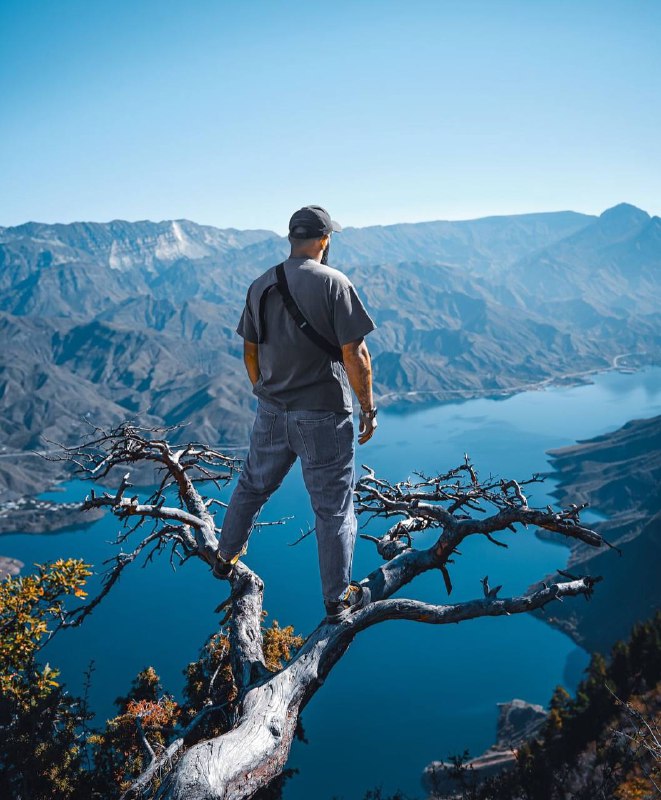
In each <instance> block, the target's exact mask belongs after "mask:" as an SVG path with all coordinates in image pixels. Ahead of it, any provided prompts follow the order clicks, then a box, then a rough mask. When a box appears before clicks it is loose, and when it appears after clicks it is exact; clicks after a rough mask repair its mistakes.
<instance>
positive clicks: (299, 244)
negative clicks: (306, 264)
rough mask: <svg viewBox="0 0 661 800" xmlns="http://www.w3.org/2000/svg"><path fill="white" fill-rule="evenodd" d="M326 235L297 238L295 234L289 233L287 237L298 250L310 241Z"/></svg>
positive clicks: (306, 245)
mask: <svg viewBox="0 0 661 800" xmlns="http://www.w3.org/2000/svg"><path fill="white" fill-rule="evenodd" d="M326 236H328V234H327V233H324V234H322V235H321V236H313V237H312V238H311V239H297V238H296V237H295V236H292V235H291V234H289V236H288V237H287V238H288V239H289V241H290V243H291V246H292V247H293V248H295V249H296V250H298V249H299V248H301V247H308V245H311V244H312V242H318V241H319V240H320V239H325V238H326Z"/></svg>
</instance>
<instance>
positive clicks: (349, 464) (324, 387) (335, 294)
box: [214, 206, 377, 622]
mask: <svg viewBox="0 0 661 800" xmlns="http://www.w3.org/2000/svg"><path fill="white" fill-rule="evenodd" d="M341 230H342V228H341V227H340V225H338V224H337V223H336V222H334V221H333V220H331V218H330V216H329V214H328V212H327V211H326V210H325V209H323V208H321V207H320V206H306V207H305V208H301V209H300V210H299V211H297V212H296V213H295V214H294V215H293V216H292V218H291V220H290V221H289V241H290V243H291V255H290V256H289V258H288V259H287V260H286V261H285V262H284V263H283V264H278V266H277V267H271V268H270V269H268V270H267V271H266V272H265V273H263V274H262V275H260V277H259V278H257V279H256V280H255V281H253V283H252V284H251V285H250V288H249V289H248V294H247V296H246V305H245V308H244V309H243V313H242V315H241V319H240V320H239V324H238V326H237V329H236V330H237V333H238V334H240V335H241V336H242V337H243V339H244V346H243V358H244V362H245V365H246V370H247V371H248V376H249V378H250V381H251V383H252V385H253V394H255V395H256V396H257V398H258V403H257V415H256V417H255V423H254V425H253V429H252V433H251V436H250V449H249V452H248V456H247V458H246V460H245V463H244V467H243V471H242V473H241V475H240V477H239V480H238V483H237V486H236V488H235V490H234V493H233V494H232V497H231V499H230V502H229V505H228V508H227V511H226V513H225V519H224V521H223V526H222V531H221V533H220V538H219V542H218V553H217V559H216V563H215V565H214V574H215V575H216V576H217V577H219V578H228V577H230V576H231V574H232V570H233V567H234V564H236V562H237V561H238V559H239V557H240V556H241V555H242V554H243V553H244V552H245V548H246V544H247V541H248V537H249V536H250V533H251V531H252V529H253V526H254V524H255V520H256V519H257V515H258V514H259V512H260V510H261V508H262V506H263V505H264V503H265V502H266V501H267V500H268V498H269V497H270V496H271V494H272V493H273V492H274V491H275V490H276V489H277V488H278V486H280V484H281V483H282V481H283V479H284V477H285V475H286V474H287V473H288V472H289V470H290V469H291V467H292V465H293V463H294V461H295V460H296V458H297V457H299V458H300V459H301V467H302V471H303V479H304V481H305V486H306V488H307V491H308V494H309V495H310V501H311V504H312V508H313V510H314V514H315V531H316V535H317V548H318V553H319V569H320V572H321V586H322V592H323V597H324V604H325V606H326V614H327V617H326V619H327V621H328V622H339V621H340V620H342V619H344V618H345V617H346V616H347V615H348V614H350V613H351V612H352V611H355V610H356V609H358V608H363V607H364V606H365V605H366V604H367V603H368V602H369V600H370V598H369V590H367V589H364V588H362V587H361V586H360V585H359V584H357V583H354V582H352V581H351V565H352V562H353V550H354V544H355V540H356V530H357V527H358V525H357V520H356V515H355V512H354V507H353V491H354V485H355V466H354V426H353V417H352V411H353V402H352V395H351V389H352V388H353V390H354V392H355V393H356V396H357V397H358V402H359V404H360V428H359V436H358V443H359V444H361V445H363V444H365V442H367V441H368V440H369V439H371V437H372V435H373V434H374V431H375V430H376V426H377V421H376V407H375V406H374V400H373V397H372V368H371V361H370V354H369V351H368V349H367V345H366V344H365V340H364V338H363V337H365V336H366V335H367V334H368V333H370V332H371V331H373V330H374V328H375V327H376V326H375V324H374V321H373V320H372V319H371V318H370V316H369V314H368V313H367V311H366V310H365V308H364V306H363V304H362V302H361V301H360V298H359V297H358V294H357V293H356V290H355V288H354V286H353V284H352V283H351V281H350V280H349V279H348V278H347V276H346V275H344V273H342V272H340V271H339V270H337V269H333V268H332V267H329V266H328V264H327V262H328V252H329V247H330V240H331V234H332V233H333V232H337V231H341Z"/></svg>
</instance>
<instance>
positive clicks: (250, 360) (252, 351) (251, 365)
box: [243, 339, 259, 386]
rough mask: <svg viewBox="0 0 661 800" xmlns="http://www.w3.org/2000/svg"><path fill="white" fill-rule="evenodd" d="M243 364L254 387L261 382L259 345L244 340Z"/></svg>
mask: <svg viewBox="0 0 661 800" xmlns="http://www.w3.org/2000/svg"><path fill="white" fill-rule="evenodd" d="M243 363H244V364H245V365H246V370H247V372H248V377H249V378H250V382H251V383H252V385H253V386H254V385H255V384H256V383H257V381H258V380H259V345H258V344H256V343H255V342H249V341H248V340H247V339H244V340H243Z"/></svg>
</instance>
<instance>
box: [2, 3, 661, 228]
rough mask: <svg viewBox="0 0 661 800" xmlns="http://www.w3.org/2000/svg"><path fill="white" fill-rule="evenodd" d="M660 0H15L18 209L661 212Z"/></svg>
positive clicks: (11, 170) (13, 117)
mask: <svg viewBox="0 0 661 800" xmlns="http://www.w3.org/2000/svg"><path fill="white" fill-rule="evenodd" d="M660 41H661V2H658V0H622V1H621V2H609V1H608V0H598V1H595V2H592V0H581V1H580V2H579V1H578V0H519V1H518V2H507V0H486V1H485V2H477V1H476V0H461V2H460V1H459V0H452V1H451V0H429V2H425V0H399V1H398V2H388V0H347V1H345V0H327V2H310V1H308V2H304V0H296V2H289V0H233V1H232V2H227V1H225V0H213V1H212V0H187V2H174V1H172V0H130V1H127V0H112V1H111V0H41V1H35V0H0V182H1V183H0V186H1V190H0V225H14V224H18V223H21V222H24V221H27V220H40V221H45V222H56V221H57V222H69V221H72V220H98V221H105V220H109V219H114V218H123V219H132V220H135V219H153V220H159V219H172V218H181V217H185V218H188V219H192V220H195V221H196V222H201V223H208V224H212V225H218V226H221V227H230V226H233V227H239V228H248V227H260V228H271V229H273V230H277V231H279V232H281V233H282V232H284V231H285V227H286V221H287V219H288V217H289V214H290V213H291V211H293V210H294V209H295V208H298V207H299V206H301V205H305V204H308V203H321V204H322V205H325V206H327V207H328V208H329V209H330V210H331V212H332V214H333V216H334V217H335V218H336V219H338V220H340V222H342V223H343V224H345V225H356V226H362V225H368V224H375V223H382V224H387V223H392V222H398V221H417V220H426V219H465V218H470V217H479V216H485V215H489V214H508V213H520V212H528V211H546V210H558V209H574V210H577V211H585V212H589V213H598V212H600V211H602V210H603V209H605V208H607V207H609V206H611V205H614V204H616V203H618V202H621V201H627V202H631V203H634V204H635V205H638V206H640V207H642V208H644V209H646V210H647V211H649V212H650V213H653V214H661V46H660V44H659V42H660Z"/></svg>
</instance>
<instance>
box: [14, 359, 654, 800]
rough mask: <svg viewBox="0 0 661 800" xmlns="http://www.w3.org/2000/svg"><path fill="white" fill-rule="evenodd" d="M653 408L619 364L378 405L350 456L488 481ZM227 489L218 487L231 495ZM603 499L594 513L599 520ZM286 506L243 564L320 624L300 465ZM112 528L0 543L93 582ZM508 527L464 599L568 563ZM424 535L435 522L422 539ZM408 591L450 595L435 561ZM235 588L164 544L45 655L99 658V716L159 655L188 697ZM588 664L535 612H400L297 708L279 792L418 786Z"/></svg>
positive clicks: (464, 568) (61, 661)
mask: <svg viewBox="0 0 661 800" xmlns="http://www.w3.org/2000/svg"><path fill="white" fill-rule="evenodd" d="M657 414H661V368H647V369H645V370H641V371H639V372H637V373H634V374H621V373H617V372H609V373H603V374H601V375H597V376H595V377H594V383H592V384H589V385H585V386H576V387H572V388H551V389H546V390H544V391H537V392H524V393H521V394H519V395H516V396H514V397H511V398H508V399H505V400H491V399H477V400H470V401H467V402H463V403H450V404H443V405H438V406H433V407H427V408H424V409H422V410H413V411H410V412H405V413H393V412H390V413H388V412H383V413H381V414H380V415H379V428H378V431H377V434H376V436H375V438H374V439H373V440H372V441H371V442H370V443H368V444H367V445H365V446H364V447H357V456H356V461H357V465H358V467H359V465H360V464H361V463H366V464H368V465H369V466H371V467H373V468H374V469H375V470H376V471H377V473H378V474H379V475H381V476H383V477H386V478H388V479H391V480H401V479H404V478H406V477H407V476H409V475H413V472H414V471H415V470H420V471H422V472H424V473H426V474H430V473H436V472H443V471H446V470H447V469H449V468H451V467H454V466H456V465H458V464H459V463H460V462H461V461H462V459H463V454H464V452H468V454H469V455H470V457H471V459H472V461H473V463H474V464H475V466H476V467H477V469H478V472H479V473H480V475H481V476H482V477H486V476H487V475H489V474H490V473H491V474H493V475H498V476H500V477H506V478H512V477H513V478H516V479H525V478H527V477H529V476H530V475H531V474H532V473H534V472H545V471H547V470H548V468H549V464H548V459H547V456H546V455H545V452H546V451H547V450H549V449H551V448H557V447H561V446H564V445H569V444H573V443H574V442H575V441H576V440H579V439H586V438H590V437H592V436H595V435H598V434H602V433H605V432H607V431H610V430H613V429H615V428H617V427H619V426H621V425H622V424H624V423H625V422H627V421H628V420H630V419H634V418H641V417H651V416H654V415H657ZM358 471H359V474H360V472H361V470H360V468H359V469H358ZM553 485H554V484H553V482H552V481H550V480H547V481H546V482H545V483H543V484H534V485H532V486H531V487H528V488H529V492H528V496H529V501H530V503H531V505H539V506H545V505H546V504H547V503H548V502H552V498H550V496H549V493H550V492H551V491H552V490H553ZM88 489H89V484H81V483H80V482H76V481H73V482H71V483H70V484H69V485H68V486H67V487H66V491H65V492H52V493H48V494H45V495H43V496H42V497H44V498H49V499H54V500H60V501H62V500H65V499H66V500H70V499H78V498H81V497H82V496H84V494H86V493H87V491H88ZM230 491H231V487H228V488H227V489H226V490H225V491H224V492H223V494H222V495H221V497H223V498H224V499H227V498H228V497H229V494H230ZM597 513H598V509H595V512H592V516H590V514H587V515H585V516H584V519H586V520H588V521H589V520H590V519H595V518H596V516H597ZM292 515H293V517H294V519H292V520H290V521H289V522H288V523H287V524H286V525H283V526H274V527H265V528H261V529H257V530H256V531H255V533H254V534H253V537H252V540H251V546H250V551H249V553H248V556H247V558H246V560H247V562H248V563H249V565H250V566H251V567H252V568H254V569H255V570H256V571H257V572H258V573H259V574H260V575H261V576H262V577H263V578H264V580H265V583H266V592H265V603H264V605H265V608H266V609H267V611H268V612H269V618H268V619H270V620H272V619H277V620H278V621H279V622H280V623H281V624H292V625H294V626H295V628H296V630H297V631H298V632H300V633H303V634H305V633H307V632H308V631H309V630H310V629H311V628H312V627H314V626H315V625H316V623H317V622H318V621H319V619H320V617H321V615H322V614H323V606H322V602H321V595H320V588H319V576H318V569H317V560H316V543H315V541H314V539H313V537H308V538H307V539H305V540H304V541H302V542H301V543H300V544H298V545H296V546H295V547H290V546H289V544H290V543H291V542H293V541H294V540H295V539H296V538H298V536H299V534H300V533H301V531H305V530H307V529H308V528H309V527H312V526H313V524H314V517H313V514H312V512H311V509H310V505H309V501H308V498H307V494H306V493H305V489H304V486H303V481H302V478H301V474H300V466H299V465H298V464H296V465H295V466H294V468H293V469H292V471H291V473H290V474H289V475H288V476H287V478H286V479H285V482H284V484H283V486H282V487H281V489H280V490H279V491H278V492H277V493H276V494H275V495H274V496H273V497H272V498H271V500H270V501H269V503H268V504H267V506H266V507H265V509H264V512H263V513H262V517H261V519H262V520H263V521H266V520H276V519H279V518H282V517H285V516H292ZM363 521H364V518H362V519H361V518H359V523H360V524H362V523H363ZM384 527H385V523H384V522H383V521H376V522H374V523H370V525H369V527H368V528H367V529H366V530H367V531H368V532H371V533H378V532H379V531H381V530H383V529H384ZM117 530H118V527H117V523H116V522H115V521H114V520H113V519H112V518H111V517H106V518H104V519H102V520H100V521H99V522H97V523H95V524H93V525H91V526H89V527H88V528H86V529H83V530H76V531H64V532H60V533H54V534H47V535H18V534H17V535H7V536H3V537H2V539H1V541H0V554H2V555H5V556H10V557H14V558H18V559H20V560H21V561H23V562H24V563H25V564H26V565H32V564H33V563H34V562H43V561H46V560H51V559H55V558H60V557H63V558H67V557H81V558H83V559H85V560H86V561H87V562H88V563H91V564H94V565H95V570H96V572H97V576H96V577H95V578H94V579H92V580H91V582H90V583H91V588H90V591H94V588H95V586H97V585H98V581H99V578H98V573H99V572H100V571H101V570H102V568H103V567H102V561H103V560H104V559H106V558H108V557H109V556H110V555H111V554H112V553H113V552H114V549H113V547H112V546H111V545H110V544H109V542H110V541H111V540H112V539H113V538H114V536H115V534H116V532H117ZM501 538H502V537H501ZM506 540H507V541H508V543H509V544H510V548H509V549H508V550H504V549H501V548H496V547H494V546H493V545H491V544H489V543H488V542H487V541H486V540H484V541H479V540H476V541H470V540H468V541H466V542H465V543H464V545H463V546H462V548H461V549H462V556H461V557H460V558H458V559H457V563H456V564H455V565H454V568H453V570H452V577H453V583H454V591H453V596H452V599H453V600H455V601H456V600H463V599H469V598H473V597H478V596H480V595H481V591H482V589H481V585H480V579H481V578H482V577H483V576H484V575H485V574H488V575H489V577H490V580H491V583H492V584H494V583H502V584H503V590H502V592H501V595H502V596H508V595H512V594H517V593H520V592H523V591H524V590H525V589H526V588H527V587H528V586H529V585H530V584H531V583H532V582H534V581H535V580H537V579H539V578H541V577H543V576H544V575H545V574H547V573H548V572H550V571H552V570H554V569H557V568H558V567H562V566H564V563H565V559H566V549H565V548H564V546H559V545H556V544H552V543H544V542H541V541H539V540H538V539H537V538H536V537H535V536H534V535H533V534H532V533H531V532H524V531H523V530H521V531H520V532H518V533H516V534H509V533H508V534H507V537H506ZM430 541H431V539H430V536H429V535H426V537H425V538H422V539H420V544H421V545H423V544H424V545H427V544H428V543H429V542H430ZM378 563H379V561H378V558H377V556H376V553H375V550H374V547H373V545H372V544H371V543H369V542H365V541H363V540H359V542H358V544H357V548H356V555H355V561H354V576H355V577H358V578H360V577H362V576H363V575H364V574H365V573H367V572H368V571H370V570H371V569H373V568H374V567H375V566H376V565H377V564H378ZM403 593H404V594H408V595H411V596H414V597H417V598H420V599H423V600H427V601H431V602H446V601H447V597H446V594H445V589H444V587H443V581H442V579H441V576H440V574H427V575H424V576H422V577H421V578H419V579H418V580H417V581H416V582H415V583H414V584H413V586H411V587H408V588H406V589H405V590H404V592H403ZM225 594H226V586H225V585H224V584H223V583H220V582H218V581H216V580H214V579H212V578H211V576H210V574H209V570H208V568H206V567H205V566H204V565H203V564H201V563H195V562H191V563H188V564H186V565H185V566H184V567H182V568H180V569H178V570H177V571H176V572H175V571H173V570H172V568H171V566H170V564H169V561H168V559H167V557H164V558H161V559H156V560H155V562H154V563H152V564H149V565H147V567H146V568H144V569H142V568H141V567H140V564H134V565H132V566H131V567H130V568H129V569H128V570H127V571H126V573H125V575H124V576H123V577H122V579H121V581H120V582H119V584H118V585H117V586H115V588H114V589H113V591H112V592H111V594H110V596H109V597H108V598H106V600H104V601H103V603H102V604H101V606H100V607H99V608H97V609H96V610H95V612H94V613H93V615H92V616H91V617H90V618H89V619H88V620H87V621H86V622H85V623H84V625H83V626H82V627H81V628H80V629H77V630H73V631H65V632H63V633H62V634H60V635H58V636H57V637H56V638H55V639H54V640H53V641H52V642H51V643H50V644H49V645H48V647H47V648H46V650H45V653H44V655H45V658H47V659H48V660H49V661H50V663H51V665H54V666H58V667H59V668H60V669H61V670H62V680H63V681H64V682H65V683H66V684H67V685H68V687H69V688H70V689H71V691H72V692H73V693H78V692H80V691H81V686H82V680H83V678H82V673H83V671H84V669H85V668H86V667H87V665H88V663H89V661H90V660H92V659H93V660H94V662H95V666H96V670H95V672H94V677H93V686H92V691H91V702H92V705H93V708H94V709H95V710H96V711H97V713H98V715H99V717H100V719H101V720H103V719H104V718H107V717H109V716H112V715H114V709H113V705H112V701H113V699H114V698H115V697H117V696H118V695H119V694H122V693H124V692H125V691H126V690H127V688H128V686H129V684H130V681H131V679H132V678H133V677H134V676H135V675H136V673H137V672H138V671H139V670H140V669H142V668H144V667H145V666H146V665H148V664H151V665H153V666H154V667H155V669H156V670H157V672H158V673H159V674H160V675H161V678H162V682H163V686H164V688H165V689H166V690H167V691H169V692H171V693H173V694H175V695H177V694H178V693H179V692H180V691H181V687H182V684H183V676H182V669H183V668H184V667H185V665H186V664H187V663H188V662H189V661H192V660H195V659H196V657H197V654H198V651H199V648H200V647H201V645H202V644H203V642H204V641H205V639H206V637H207V636H208V635H209V634H210V633H211V632H213V631H214V630H216V628H217V625H218V616H217V615H216V614H214V609H215V608H216V606H217V605H218V604H219V603H220V601H221V600H222V599H224V597H225ZM566 602H583V601H582V600H579V599H577V600H574V601H572V600H570V601H566ZM587 660H588V658H587V654H585V653H583V652H582V651H580V650H578V649H577V648H576V647H575V645H574V644H573V643H572V642H571V641H570V640H569V639H568V638H567V637H565V636H564V635H562V634H561V633H559V632H557V631H555V630H554V629H552V628H550V627H549V626H547V625H546V624H545V623H543V622H541V621H540V620H538V619H535V618H533V617H531V616H524V615H520V616H513V617H508V618H499V619H485V620H475V621H470V622H466V623H462V624H461V625H457V626H447V627H446V626H438V627H434V626H426V625H422V624H415V623H410V622H391V623H385V624H383V625H380V626H377V627H376V628H374V629H372V630H369V631H366V632H365V633H363V634H361V635H360V636H359V637H358V638H357V640H356V641H355V642H354V643H353V645H352V646H351V649H350V650H349V652H348V653H347V655H346V656H345V657H344V658H343V659H342V661H341V662H340V663H339V664H338V665H337V667H336V668H335V669H334V670H333V672H332V673H331V675H330V676H329V677H328V679H327V681H326V683H325V685H324V686H323V687H322V689H321V690H320V691H319V692H318V694H317V695H316V696H315V697H314V698H313V699H312V701H311V702H310V704H309V706H308V707H307V708H306V710H305V711H304V713H303V725H304V728H305V733H306V736H307V738H308V740H309V743H308V744H303V743H298V742H297V743H295V744H294V747H293V750H292V756H291V758H290V762H289V766H292V767H297V768H298V769H299V770H300V773H299V775H297V776H296V777H295V778H293V779H292V780H291V781H290V782H289V783H288V785H287V788H286V790H285V798H286V800H303V798H306V799H307V798H310V797H315V798H318V800H331V798H333V797H337V798H344V800H360V799H361V798H362V797H363V794H364V792H365V790H366V789H368V788H372V787H374V786H376V785H378V784H380V785H382V787H383V789H384V791H386V792H392V791H394V790H395V789H397V788H400V789H402V790H403V791H405V792H407V793H408V794H410V795H414V796H419V797H422V796H423V792H422V789H421V788H420V775H421V772H422V770H423V768H424V767H425V765H426V764H427V763H428V762H429V761H431V760H433V759H439V758H445V757H447V756H448V755H449V754H452V753H458V752H462V751H463V750H464V749H465V748H467V749H468V750H470V752H471V754H473V755H477V754H478V753H480V752H481V751H482V750H483V749H484V748H486V747H487V746H488V745H490V744H491V743H492V742H493V740H494V735H495V727H496V719H497V708H496V703H498V702H501V701H506V700H510V699H512V698H514V697H520V698H523V699H525V700H528V701H530V702H534V703H540V704H542V705H545V704H546V703H547V702H548V700H549V699H550V696H551V693H552V691H553V689H554V687H555V686H556V685H557V684H559V683H562V684H564V685H565V686H567V687H568V688H570V689H573V688H574V687H575V685H576V683H577V682H578V680H579V679H580V674H581V670H582V668H583V667H584V666H585V665H586V663H587ZM395 751H396V756H395ZM391 752H392V753H393V757H392V758H388V757H387V754H389V753H391Z"/></svg>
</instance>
